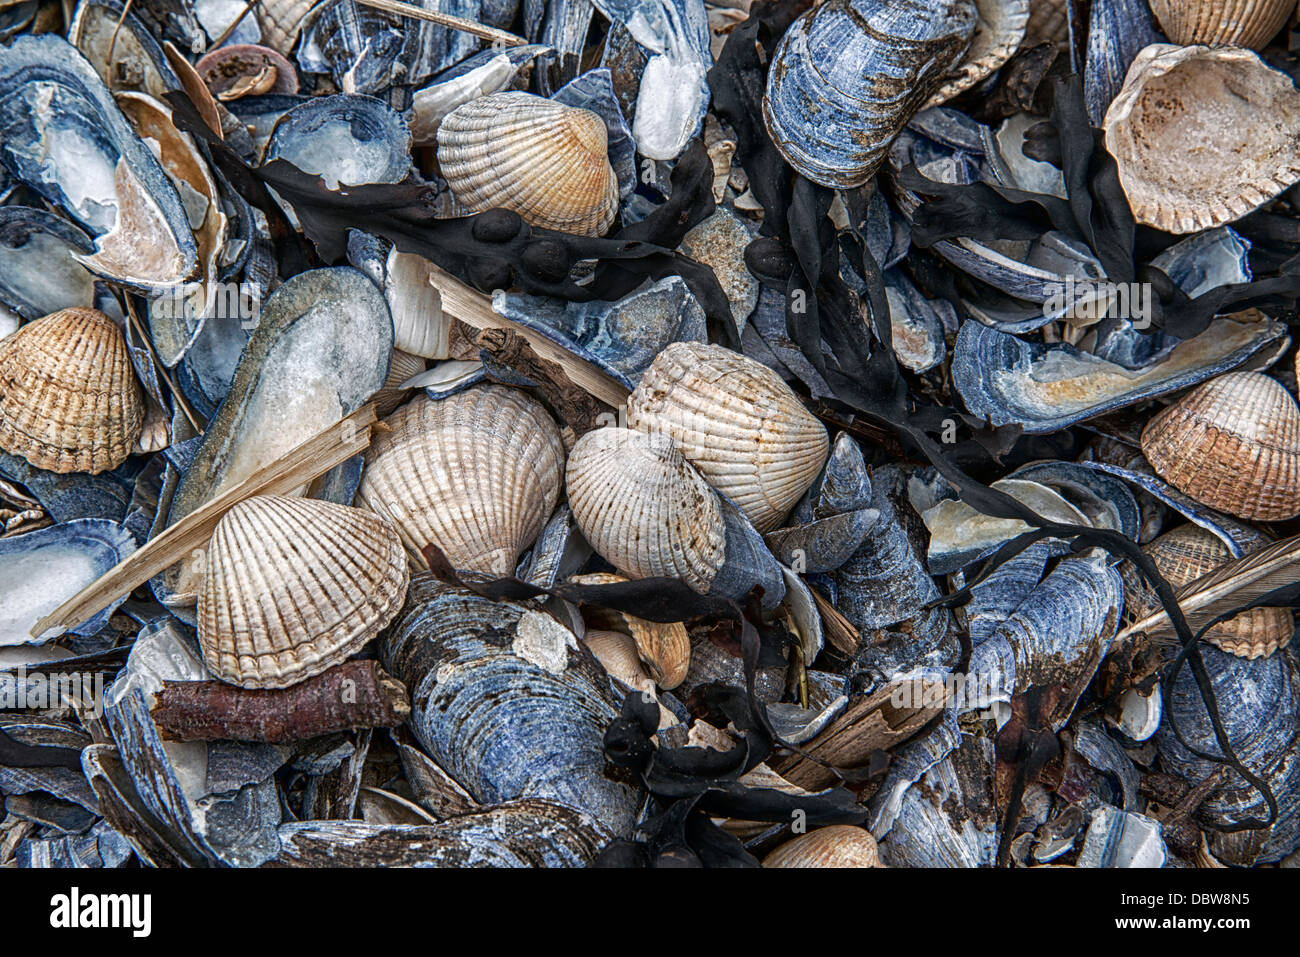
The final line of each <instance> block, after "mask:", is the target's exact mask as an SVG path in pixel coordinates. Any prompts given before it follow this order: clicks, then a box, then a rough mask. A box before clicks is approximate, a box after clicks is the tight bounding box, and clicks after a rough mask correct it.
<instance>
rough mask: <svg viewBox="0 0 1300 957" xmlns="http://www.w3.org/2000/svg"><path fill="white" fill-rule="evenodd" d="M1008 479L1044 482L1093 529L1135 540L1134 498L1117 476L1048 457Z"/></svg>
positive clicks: (1138, 516)
mask: <svg viewBox="0 0 1300 957" xmlns="http://www.w3.org/2000/svg"><path fill="white" fill-rule="evenodd" d="M1010 477H1011V478H1016V479H1025V480H1027V481H1030V482H1037V483H1039V484H1040V485H1046V486H1047V487H1048V488H1050V489H1053V490H1054V491H1056V492H1057V493H1059V494H1060V495H1061V496H1062V497H1063V498H1064V499H1065V500H1066V501H1068V502H1069V503H1070V504H1071V505H1073V506H1074V507H1075V508H1077V509H1078V510H1079V511H1080V512H1082V513H1083V515H1084V517H1086V518H1087V519H1088V522H1089V524H1090V525H1092V527H1093V528H1107V529H1111V530H1112V531H1116V532H1119V533H1120V534H1121V535H1123V536H1124V537H1125V538H1127V539H1129V540H1131V541H1137V537H1138V523H1139V521H1140V520H1141V516H1140V514H1139V512H1138V504H1137V499H1135V498H1134V497H1133V493H1132V492H1130V491H1129V489H1128V486H1127V485H1125V484H1124V482H1122V481H1121V480H1119V479H1118V478H1116V477H1114V476H1111V475H1108V474H1106V473H1105V472H1100V471H1098V470H1096V469H1091V468H1088V467H1087V466H1086V465H1082V464H1079V463H1077V462H1062V461H1057V460H1054V459H1053V460H1048V461H1042V462H1032V463H1030V464H1029V465H1025V466H1022V467H1020V468H1018V469H1016V470H1015V471H1014V472H1012V473H1011V475H1010Z"/></svg>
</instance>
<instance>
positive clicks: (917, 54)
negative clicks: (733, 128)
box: [763, 0, 978, 189]
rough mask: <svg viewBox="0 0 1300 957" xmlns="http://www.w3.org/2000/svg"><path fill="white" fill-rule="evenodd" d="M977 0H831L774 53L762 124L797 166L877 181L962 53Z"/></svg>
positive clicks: (829, 177)
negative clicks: (895, 144) (893, 148)
mask: <svg viewBox="0 0 1300 957" xmlns="http://www.w3.org/2000/svg"><path fill="white" fill-rule="evenodd" d="M977 21H978V17H977V14H976V9H975V4H974V3H973V2H972V0H903V2H898V0H829V2H827V3H823V4H821V5H819V6H817V7H814V8H813V9H812V10H810V11H808V12H807V13H805V14H804V15H803V16H801V17H800V18H799V19H798V20H796V21H795V22H794V23H793V24H792V25H791V26H790V29H789V30H787V31H786V34H785V36H784V37H782V39H781V43H780V44H779V45H778V46H777V48H776V52H775V53H774V54H773V57H772V67H771V70H770V71H769V72H768V78H767V90H766V92H765V94H764V96H763V121H764V123H766V125H767V130H768V133H769V134H771V137H772V141H773V142H774V143H775V144H776V146H777V149H779V150H780V151H781V154H782V155H783V156H784V157H785V158H786V160H787V161H789V163H790V165H791V166H793V167H794V168H795V169H796V170H798V171H799V172H800V173H802V174H803V175H804V176H806V177H808V178H809V179H811V180H812V181H813V182H815V183H819V184H820V185H822V186H829V187H832V188H835V189H849V188H852V187H855V186H861V185H862V184H863V183H865V182H866V181H867V180H868V179H870V178H871V176H872V174H873V173H874V172H875V170H876V167H878V166H879V165H880V163H881V161H882V160H883V159H884V158H885V153H886V150H887V149H888V147H889V144H890V142H892V141H893V139H894V137H895V136H897V135H898V133H899V131H900V130H902V128H903V126H904V125H905V124H906V123H907V121H908V120H909V119H910V118H911V116H912V114H913V113H915V112H916V111H917V110H918V109H919V108H920V107H921V105H922V104H923V103H925V102H926V100H928V99H929V98H930V96H931V94H933V93H935V92H936V90H937V89H938V88H939V86H940V84H941V83H942V82H943V77H944V74H945V73H947V71H948V70H950V69H951V68H953V67H954V66H955V65H956V64H957V63H958V62H959V61H960V59H961V56H962V54H963V53H965V51H966V48H967V47H968V46H969V44H970V39H971V37H972V35H973V34H974V32H975V26H976V23H977Z"/></svg>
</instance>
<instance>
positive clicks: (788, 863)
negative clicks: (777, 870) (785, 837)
mask: <svg viewBox="0 0 1300 957" xmlns="http://www.w3.org/2000/svg"><path fill="white" fill-rule="evenodd" d="M763 866H764V867H882V866H883V865H882V864H881V863H880V854H879V852H878V851H877V849H876V839H875V838H874V837H872V836H871V832H870V831H868V830H864V829H863V828H860V827H853V826H852V825H851V824H834V825H831V826H830V827H821V828H818V829H817V830H815V831H810V832H808V833H807V834H803V835H800V836H799V837H796V838H795V839H794V840H791V841H786V842H785V843H784V844H782V845H781V846H780V847H778V848H777V849H776V850H774V851H772V853H770V854H768V855H767V857H765V858H763Z"/></svg>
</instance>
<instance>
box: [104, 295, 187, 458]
mask: <svg viewBox="0 0 1300 957" xmlns="http://www.w3.org/2000/svg"><path fill="white" fill-rule="evenodd" d="M122 298H123V300H124V301H125V302H126V314H127V316H128V318H129V319H130V320H131V328H132V329H134V330H135V334H136V335H137V336H139V337H140V341H141V342H143V343H144V344H145V348H146V349H148V350H149V357H150V358H151V359H152V360H153V367H154V369H155V370H156V371H157V372H158V374H159V375H160V376H162V377H163V381H164V382H166V383H167V388H169V389H171V392H172V401H173V402H175V403H176V405H177V406H178V407H179V408H180V410H181V412H182V413H184V415H185V418H187V419H189V422H190V426H191V427H192V428H193V429H194V431H195V433H196V434H198V435H202V434H203V432H204V426H203V425H200V424H199V420H198V419H197V418H196V417H195V415H194V410H193V409H191V408H190V404H189V403H188V402H187V401H185V396H184V395H182V394H181V390H180V389H178V388H177V387H176V383H175V382H174V381H172V377H171V375H170V374H169V373H168V372H167V367H166V366H165V365H163V364H162V362H161V361H159V359H158V353H157V352H156V351H154V347H153V340H152V339H151V338H149V334H148V333H147V332H145V329H144V324H143V323H141V322H140V317H139V316H138V315H136V311H135V306H133V305H132V304H131V297H130V296H129V295H126V296H123V297H122Z"/></svg>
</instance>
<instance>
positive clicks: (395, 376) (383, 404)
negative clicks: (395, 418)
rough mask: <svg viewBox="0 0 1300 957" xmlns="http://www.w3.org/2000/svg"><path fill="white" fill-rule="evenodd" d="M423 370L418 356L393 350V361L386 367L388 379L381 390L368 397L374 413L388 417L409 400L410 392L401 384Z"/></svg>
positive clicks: (423, 367) (421, 360) (422, 362)
mask: <svg viewBox="0 0 1300 957" xmlns="http://www.w3.org/2000/svg"><path fill="white" fill-rule="evenodd" d="M424 369H425V362H424V360H423V359H421V358H420V357H419V356H413V355H411V354H410V353H409V352H403V351H402V350H401V349H394V350H393V361H392V362H390V363H389V365H388V378H387V379H385V380H384V386H383V388H381V389H380V390H379V391H378V392H376V393H375V394H374V395H373V396H371V397H370V401H372V402H374V404H375V411H376V413H378V414H379V415H381V416H383V415H390V414H391V413H392V412H393V410H394V409H396V408H397V407H398V406H399V405H401V404H402V403H403V402H405V401H406V400H407V399H409V398H410V394H409V393H410V390H409V388H407V387H404V386H403V385H402V383H404V382H406V380H407V379H411V378H414V377H415V376H417V375H419V374H420V373H421V372H423V371H424Z"/></svg>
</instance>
